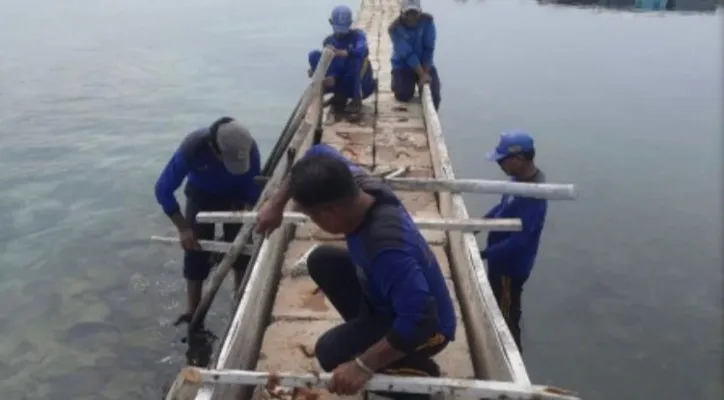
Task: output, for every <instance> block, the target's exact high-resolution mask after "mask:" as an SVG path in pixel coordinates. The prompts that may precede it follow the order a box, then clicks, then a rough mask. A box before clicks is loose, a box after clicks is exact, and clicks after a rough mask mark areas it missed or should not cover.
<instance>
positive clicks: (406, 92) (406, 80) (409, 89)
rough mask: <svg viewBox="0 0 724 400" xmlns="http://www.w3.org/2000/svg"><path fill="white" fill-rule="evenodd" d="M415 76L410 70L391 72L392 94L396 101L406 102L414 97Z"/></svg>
mask: <svg viewBox="0 0 724 400" xmlns="http://www.w3.org/2000/svg"><path fill="white" fill-rule="evenodd" d="M415 82H416V78H415V74H414V72H413V71H411V70H409V71H408V70H406V69H399V70H394V71H392V93H393V94H394V95H395V99H397V101H402V102H407V101H410V100H412V97H413V96H415Z"/></svg>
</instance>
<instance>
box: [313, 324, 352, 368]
mask: <svg viewBox="0 0 724 400" xmlns="http://www.w3.org/2000/svg"><path fill="white" fill-rule="evenodd" d="M346 350H347V347H346V346H344V343H342V341H340V337H339V335H338V334H337V330H336V329H334V328H332V329H330V330H328V331H327V332H325V333H324V334H322V336H320V337H319V339H317V343H316V344H315V345H314V354H315V355H316V356H317V361H318V362H319V365H320V366H321V367H322V369H323V370H324V371H327V372H329V371H332V370H334V369H335V368H337V366H338V365H340V364H342V363H344V362H346V361H349V354H348V351H346Z"/></svg>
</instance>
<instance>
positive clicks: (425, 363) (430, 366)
mask: <svg viewBox="0 0 724 400" xmlns="http://www.w3.org/2000/svg"><path fill="white" fill-rule="evenodd" d="M307 268H308V269H309V275H310V276H311V277H312V279H313V280H314V282H315V283H316V284H317V286H319V288H320V289H321V290H322V292H323V293H324V295H325V296H327V298H328V299H329V301H330V302H331V303H332V305H334V308H336V309H337V311H338V312H339V313H340V315H341V316H342V318H343V319H344V323H342V324H341V325H338V326H336V327H334V328H332V329H330V330H328V331H327V332H325V333H324V334H323V335H322V336H321V337H320V338H319V339H318V340H317V344H316V346H315V354H316V356H317V360H318V361H319V364H320V365H321V366H322V369H324V370H325V371H332V370H333V369H334V368H336V367H337V366H338V365H340V364H343V363H345V362H347V361H351V360H353V359H354V358H355V357H357V356H359V355H361V354H362V353H363V352H364V351H365V350H367V349H368V348H369V347H370V346H372V345H373V344H375V343H377V342H378V341H379V340H380V339H382V338H383V337H384V336H385V334H386V333H387V332H388V331H389V330H390V328H391V327H392V321H393V318H394V317H393V316H392V315H376V314H375V313H374V312H372V311H371V310H370V308H369V307H368V306H367V302H366V300H365V295H364V294H363V292H362V286H361V285H360V282H359V279H358V278H357V274H356V272H355V266H354V264H353V263H352V260H351V259H350V257H349V253H348V252H347V250H346V249H341V248H339V247H334V246H328V245H322V246H319V247H318V248H316V249H315V250H314V251H313V252H312V253H311V254H310V255H309V258H308V259H307ZM447 343H448V341H447V340H446V339H445V338H444V336H443V335H442V334H436V335H434V336H433V337H431V338H430V340H428V342H427V343H426V344H425V345H422V346H420V347H419V348H417V349H416V350H415V351H413V352H412V353H410V354H408V355H407V356H406V357H404V358H402V359H400V360H398V361H396V362H394V363H392V364H390V365H389V366H387V367H385V368H384V369H382V370H381V371H379V372H380V373H384V374H388V375H411V376H433V377H439V376H440V368H439V367H438V365H437V364H436V363H435V361H433V360H432V358H431V357H432V356H434V355H435V354H437V353H439V352H440V351H442V349H444V348H445V346H447ZM380 394H383V393H380ZM384 395H385V396H388V397H394V398H395V399H405V400H408V399H409V400H412V399H426V398H429V396H426V395H409V394H406V395H401V394H394V396H393V395H392V394H388V393H384Z"/></svg>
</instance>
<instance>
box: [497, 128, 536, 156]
mask: <svg viewBox="0 0 724 400" xmlns="http://www.w3.org/2000/svg"><path fill="white" fill-rule="evenodd" d="M534 149H535V146H534V145H533V137H531V136H530V135H529V134H527V133H525V132H503V133H501V134H500V141H499V142H498V145H497V146H496V147H495V150H493V151H489V152H487V153H486V154H485V158H487V159H488V160H490V161H500V160H502V159H504V158H505V157H508V156H512V155H515V154H518V153H522V152H526V151H532V150H534Z"/></svg>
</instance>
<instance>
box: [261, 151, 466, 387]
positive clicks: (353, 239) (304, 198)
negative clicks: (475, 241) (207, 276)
mask: <svg viewBox="0 0 724 400" xmlns="http://www.w3.org/2000/svg"><path fill="white" fill-rule="evenodd" d="M290 198H291V199H293V200H294V202H295V203H296V205H297V206H298V207H299V208H300V209H301V211H302V212H303V213H305V214H306V215H308V216H309V217H310V218H311V219H312V221H314V223H316V224H317V225H318V226H319V227H320V228H321V229H322V230H324V231H326V232H329V233H333V234H344V235H345V239H346V243H347V248H346V249H344V248H339V247H335V246H324V245H322V246H319V247H317V248H316V249H315V250H313V251H312V252H311V254H310V255H309V257H308V259H307V268H308V270H309V275H310V276H311V278H312V279H313V280H314V282H315V283H316V285H317V286H318V287H319V288H320V289H321V291H322V292H323V293H324V295H325V296H326V297H327V298H328V299H329V301H330V302H331V303H332V304H333V305H334V307H335V308H336V309H337V311H338V312H339V313H340V315H341V316H342V318H343V319H344V323H342V324H341V325H338V326H336V327H334V328H332V329H330V330H329V331H327V332H326V333H324V334H323V335H322V336H321V337H320V338H319V339H318V340H317V344H316V346H315V354H316V356H317V360H318V361H319V364H320V365H321V367H322V368H323V369H324V370H325V371H333V377H332V382H331V384H330V386H329V389H330V391H332V392H334V393H337V394H342V395H349V394H354V393H356V392H358V391H359V390H360V389H361V388H362V386H363V385H364V384H365V382H367V381H368V380H369V379H370V378H371V377H372V375H373V373H375V372H379V373H383V374H389V375H414V376H433V377H439V376H440V368H439V367H438V365H437V364H436V363H435V361H433V360H432V357H433V356H434V355H435V354H437V353H439V352H440V351H442V349H443V348H445V346H446V345H447V344H448V343H449V342H450V341H452V340H454V338H455V328H456V319H455V311H454V309H453V304H452V299H451V297H450V292H449V291H448V288H447V286H446V285H445V279H444V277H443V275H442V271H441V269H440V264H439V263H438V261H437V260H436V258H435V255H434V254H433V253H432V250H431V249H430V246H429V245H428V244H427V242H426V241H425V239H424V238H423V236H422V235H421V234H420V231H419V229H418V228H417V226H416V225H415V222H414V220H413V219H412V216H410V214H409V213H408V212H407V210H406V209H405V206H404V205H403V204H402V203H401V202H400V200H399V199H398V198H397V197H396V196H395V194H394V193H393V192H392V191H391V190H390V189H389V187H387V186H386V185H385V184H384V183H381V182H379V181H377V180H373V179H370V176H369V175H367V173H366V172H365V171H364V170H363V169H362V168H361V167H358V166H356V165H354V164H352V163H351V162H350V160H348V159H346V158H345V157H344V156H342V155H341V154H340V153H339V152H338V151H337V150H335V149H333V148H332V147H330V146H329V145H326V144H319V145H316V146H313V147H312V148H311V149H310V150H309V151H308V152H307V153H306V154H305V155H304V157H303V158H302V159H301V160H300V161H298V162H297V163H296V164H295V165H294V166H293V167H292V170H291V173H290V176H289V177H288V179H286V180H285V181H284V182H283V184H282V187H281V188H280V190H279V191H278V192H277V193H275V194H274V195H273V196H272V197H271V198H270V200H269V201H268V202H265V203H264V204H263V205H262V207H261V208H260V210H259V220H258V225H257V229H258V230H259V231H261V232H266V233H268V232H269V231H270V230H272V229H274V228H276V227H278V226H279V224H280V223H281V221H282V212H283V210H284V205H285V204H286V203H287V201H288V200H289V199H290ZM385 396H386V397H397V396H396V395H394V394H392V395H390V394H385ZM404 397H405V399H408V400H412V399H427V398H429V395H409V394H407V395H404Z"/></svg>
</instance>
